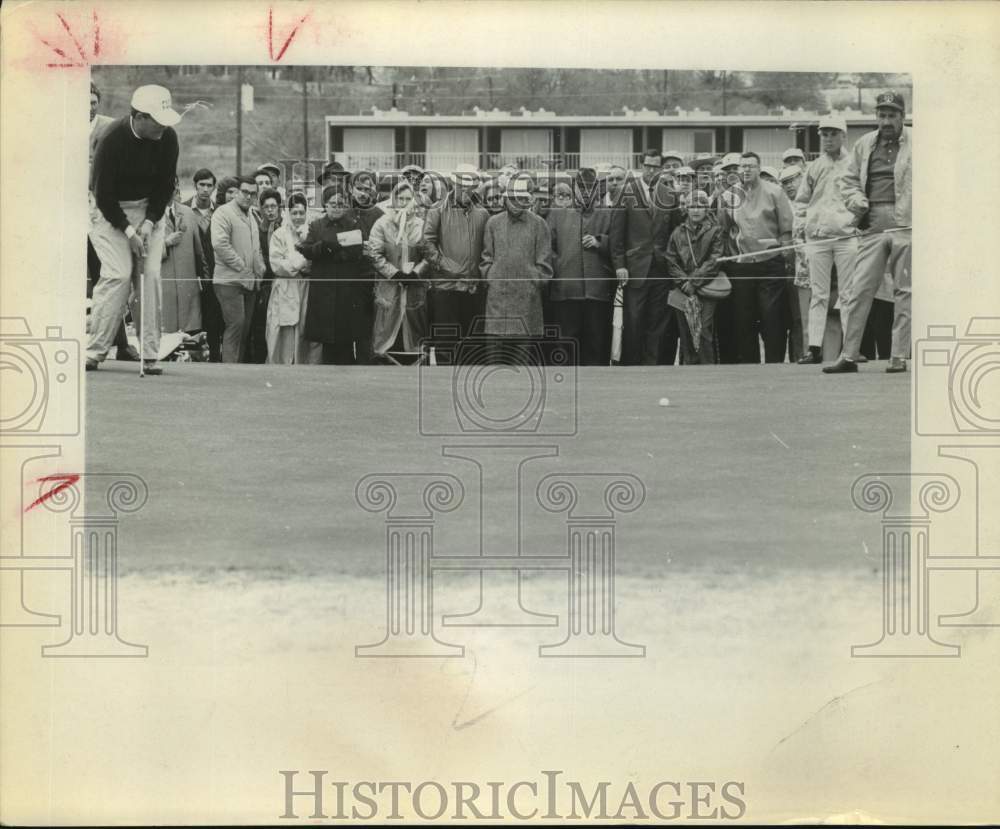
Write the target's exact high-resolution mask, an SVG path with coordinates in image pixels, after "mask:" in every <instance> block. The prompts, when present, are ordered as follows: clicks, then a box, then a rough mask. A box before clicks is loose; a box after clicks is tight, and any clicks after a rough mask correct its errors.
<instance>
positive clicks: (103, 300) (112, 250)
mask: <svg viewBox="0 0 1000 829" xmlns="http://www.w3.org/2000/svg"><path fill="white" fill-rule="evenodd" d="M146 203H147V200H146V199H139V200H137V201H123V202H119V204H120V205H121V208H122V210H123V211H124V212H125V217H126V218H127V219H128V221H129V224H131V225H132V227H134V228H136V229H137V230H138V228H139V227H140V226H141V225H142V223H143V222H144V221H145V220H146ZM92 218H93V221H92V224H91V226H90V234H89V235H90V243H91V244H92V245H93V246H94V251H95V252H96V253H97V256H98V258H99V259H100V260H101V278H100V279H98V280H97V284H96V285H95V286H94V295H93V298H92V301H91V306H90V336H89V338H88V340H87V359H88V360H96V361H97V362H101V361H103V360H104V359H105V358H106V357H107V356H108V350H109V349H110V348H111V346H112V345H114V342H115V335H116V334H117V333H118V326H120V325H121V324H122V315H123V314H124V313H125V308H126V307H127V305H128V300H129V295H130V293H131V291H132V287H133V285H134V286H135V294H136V306H135V311H134V312H133V319H135V320H136V321H137V323H136V326H135V327H136V334H139V332H140V330H141V332H142V357H143V359H144V360H150V361H155V360H156V359H157V357H158V356H159V353H160V305H161V302H162V297H161V294H160V262H161V261H162V259H163V219H162V218H161V219H160V221H158V222H157V223H156V224H155V225H154V226H153V232H152V234H151V235H150V240H149V245H148V248H147V250H146V258H145V259H141V260H140V259H136V258H135V257H133V256H132V249H131V248H130V247H129V243H128V237H127V236H126V235H125V234H124V233H123V232H122V231H120V230H118V229H116V228H114V227H112V226H111V223H110V222H109V221H108V220H107V219H105V218H104V214H102V213H100V212H99V211H94V215H93V216H92ZM140 279H142V280H143V284H142V286H141V293H142V294H144V295H145V296H144V299H145V307H142V304H141V303H139V302H138V297H139V294H140V285H139V280H140ZM140 320H141V325H140V324H139V321H140Z"/></svg>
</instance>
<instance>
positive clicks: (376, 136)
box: [341, 127, 396, 170]
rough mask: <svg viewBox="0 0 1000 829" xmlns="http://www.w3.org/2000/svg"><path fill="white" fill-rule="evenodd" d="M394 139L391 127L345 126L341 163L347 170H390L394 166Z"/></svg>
mask: <svg viewBox="0 0 1000 829" xmlns="http://www.w3.org/2000/svg"><path fill="white" fill-rule="evenodd" d="M395 140H396V139H395V131H394V130H393V129H392V128H389V129H386V128H384V127H382V128H371V127H364V128H361V127H357V128H356V127H347V128H345V129H344V160H343V161H341V163H342V164H343V165H344V167H346V168H347V169H348V170H391V169H393V168H394V167H395V166H396V162H395V149H396V147H395Z"/></svg>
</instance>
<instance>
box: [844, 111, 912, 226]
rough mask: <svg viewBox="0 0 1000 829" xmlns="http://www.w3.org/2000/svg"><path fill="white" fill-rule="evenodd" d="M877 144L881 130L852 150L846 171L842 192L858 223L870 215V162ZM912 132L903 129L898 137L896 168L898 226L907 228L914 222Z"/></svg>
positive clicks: (865, 135)
mask: <svg viewBox="0 0 1000 829" xmlns="http://www.w3.org/2000/svg"><path fill="white" fill-rule="evenodd" d="M876 142H878V130H872V131H871V132H866V133H865V134H864V135H862V136H861V137H860V138H859V139H858V140H857V141H855V142H854V146H853V147H852V148H851V153H850V158H849V160H848V164H847V169H846V171H845V172H844V175H843V178H842V179H841V182H840V188H841V190H842V192H843V194H844V199H845V201H846V202H847V209H848V210H850V211H851V212H852V213H853V214H854V215H855V216H856V217H857V219H859V220H860V219H861V218H862V217H864V215H865V214H866V213H867V212H868V196H867V195H866V193H867V185H868V162H869V160H870V159H871V155H872V151H873V150H874V149H875V144H876ZM912 158H913V130H912V129H911V128H910V127H903V134H902V135H901V136H900V137H899V154H898V155H897V156H896V166H895V167H894V168H893V173H894V174H895V176H894V177H895V181H896V213H895V219H896V226H897V227H907V226H908V225H910V224H911V223H912V222H913V160H912Z"/></svg>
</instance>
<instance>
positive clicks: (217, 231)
mask: <svg viewBox="0 0 1000 829" xmlns="http://www.w3.org/2000/svg"><path fill="white" fill-rule="evenodd" d="M212 250H213V251H214V252H215V273H214V274H212V282H213V284H215V285H240V286H242V287H243V288H245V289H246V290H248V291H252V290H254V289H255V288H257V286H258V285H260V280H261V277H263V276H264V257H263V256H262V255H261V251H260V229H259V228H258V227H257V222H256V221H255V220H254V218H253V216H252V215H251V214H250V213H249V211H248V212H246V213H244V212H243V211H242V210H240V208H239V205H238V204H237V203H236V199H233V200H232V201H231V202H229V203H228V204H224V205H223V206H222V207H220V208H219V209H218V210H216V211H215V212H214V213H213V214H212Z"/></svg>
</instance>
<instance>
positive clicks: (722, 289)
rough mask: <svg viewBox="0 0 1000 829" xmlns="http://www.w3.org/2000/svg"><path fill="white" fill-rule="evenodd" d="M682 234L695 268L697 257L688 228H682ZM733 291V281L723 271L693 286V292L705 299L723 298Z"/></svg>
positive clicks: (697, 263)
mask: <svg viewBox="0 0 1000 829" xmlns="http://www.w3.org/2000/svg"><path fill="white" fill-rule="evenodd" d="M684 236H685V237H686V238H687V243H688V250H689V251H691V261H692V262H694V264H695V268H697V267H699V265H700V263H699V262H698V257H696V256H695V255H694V247H693V246H692V244H691V234H690V233H688V229H687V228H686V227H685V228H684ZM732 291H733V283H732V282H730V281H729V277H728V276H726V275H725V274H724V273H721V272H720V273H719V274H718V275H717V276H715V277H714V278H712V279H710V280H709V281H708V282H706V283H705V284H704V285H701V286H699V287H698V288H695V292H696V293H697V294H698V295H699V296H702V297H704V298H705V299H725V298H726V297H727V296H729V295H730V294H731V293H732Z"/></svg>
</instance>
